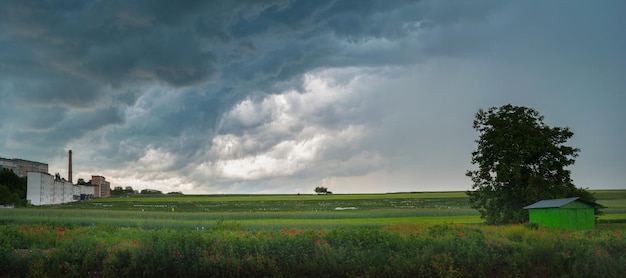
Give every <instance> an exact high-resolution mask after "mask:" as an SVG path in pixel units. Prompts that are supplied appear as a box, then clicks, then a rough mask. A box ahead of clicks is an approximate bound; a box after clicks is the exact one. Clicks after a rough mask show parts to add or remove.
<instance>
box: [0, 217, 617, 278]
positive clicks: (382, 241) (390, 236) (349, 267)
mask: <svg viewBox="0 0 626 278" xmlns="http://www.w3.org/2000/svg"><path fill="white" fill-rule="evenodd" d="M238 223H239V222H230V221H221V220H218V221H215V223H214V224H213V227H214V228H212V229H206V230H200V231H182V230H172V229H154V230H144V229H139V228H123V227H119V226H116V225H96V226H89V227H84V226H74V227H66V226H59V225H17V224H9V225H2V226H0V261H1V262H2V264H0V276H3V277H4V276H7V277H12V276H16V277H17V276H29V277H88V276H91V277H172V276H178V277H211V276H216V277H562V276H568V277H620V276H621V275H623V273H625V271H626V239H625V238H624V237H623V236H622V235H623V234H624V232H626V229H625V227H624V225H600V226H599V227H598V229H596V230H590V231H577V232H571V231H563V230H557V229H545V228H538V229H528V228H525V227H524V226H522V225H512V226H499V227H492V226H484V225H465V224H455V225H452V224H436V225H433V224H390V225H385V226H382V227H378V228H365V227H360V228H340V229H330V230H319V229H298V228H291V229H282V230H264V229H260V230H253V231H242V230H239V225H238Z"/></svg>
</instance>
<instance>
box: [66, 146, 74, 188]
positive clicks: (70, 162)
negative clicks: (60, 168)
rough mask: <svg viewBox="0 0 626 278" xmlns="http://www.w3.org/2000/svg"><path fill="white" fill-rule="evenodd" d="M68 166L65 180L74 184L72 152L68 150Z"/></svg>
mask: <svg viewBox="0 0 626 278" xmlns="http://www.w3.org/2000/svg"><path fill="white" fill-rule="evenodd" d="M69 157H70V158H69V165H68V167H67V179H68V180H69V181H70V183H74V182H72V150H70V152H69Z"/></svg>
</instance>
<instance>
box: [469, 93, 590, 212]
mask: <svg viewBox="0 0 626 278" xmlns="http://www.w3.org/2000/svg"><path fill="white" fill-rule="evenodd" d="M473 126H474V129H476V131H478V132H479V134H480V136H479V138H478V140H476V143H478V148H477V150H476V151H474V152H472V164H475V165H477V166H478V170H470V171H467V176H468V177H470V178H471V179H472V182H473V185H472V189H473V191H468V192H467V194H468V196H469V199H470V205H471V207H472V208H475V209H477V210H478V211H479V212H480V214H481V217H482V218H483V219H485V221H486V222H487V223H489V224H506V223H522V222H525V221H528V212H527V211H525V210H524V209H523V207H524V206H527V205H529V204H532V203H534V202H537V201H539V200H542V199H557V198H567V197H574V196H578V197H581V198H583V199H585V200H587V201H591V202H593V201H595V199H594V197H593V196H592V195H591V194H590V193H589V192H587V191H586V190H584V189H580V188H576V186H575V185H574V184H573V182H572V179H571V178H570V171H569V170H567V169H566V167H568V166H570V165H573V164H574V162H575V158H576V157H577V156H578V152H579V151H580V150H579V149H577V148H573V147H570V146H566V145H565V143H566V142H567V140H568V139H570V138H571V137H572V136H573V135H574V133H573V132H571V131H570V130H569V128H567V127H566V128H560V127H549V126H547V125H546V124H545V123H544V122H543V116H541V115H540V114H539V113H538V112H537V111H535V110H533V109H530V108H526V107H520V106H513V105H510V104H509V105H504V106H502V107H492V108H490V109H489V110H487V111H484V110H482V109H480V110H479V111H478V113H476V117H475V119H474V125H473Z"/></svg>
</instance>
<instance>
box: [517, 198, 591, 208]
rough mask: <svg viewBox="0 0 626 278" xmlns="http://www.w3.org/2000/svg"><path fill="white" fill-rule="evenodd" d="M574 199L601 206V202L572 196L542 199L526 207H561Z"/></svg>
mask: <svg viewBox="0 0 626 278" xmlns="http://www.w3.org/2000/svg"><path fill="white" fill-rule="evenodd" d="M574 201H579V202H582V203H585V204H587V205H590V206H593V207H597V206H601V205H600V204H596V203H594V202H588V201H585V200H582V199H580V197H572V198H564V199H552V200H541V201H539V202H536V203H534V204H532V205H528V206H525V207H524V209H539V208H560V207H562V206H564V205H567V204H569V203H571V202H574Z"/></svg>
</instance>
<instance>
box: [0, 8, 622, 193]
mask: <svg viewBox="0 0 626 278" xmlns="http://www.w3.org/2000/svg"><path fill="white" fill-rule="evenodd" d="M624 11H626V2H624V1H620V0H615V1H610V0H609V1H506V0H504V1H503V0H494V1H446V0H423V1H410V0H385V1H382V0H381V1H370V0H359V1H356V0H355V1H349V0H344V1H342V0H336V1H325V0H324V1H322V0H316V1H309V0H303V1H283V0H276V1H274V0H264V1H256V0H246V1H243V0H242V1H202V0H200V1H169V0H162V1H153V0H145V1H122V0H97V1H83V0H69V1H21V0H14V1H13V0H0V157H5V158H22V159H28V160H35V161H40V162H44V163H48V164H49V167H50V172H51V173H56V172H59V173H61V175H62V176H64V177H67V151H68V150H69V149H71V150H73V152H74V156H73V160H74V181H76V179H78V178H84V179H86V180H89V179H90V177H91V175H92V174H93V175H103V176H105V177H106V178H107V180H109V181H111V182H112V185H113V186H133V188H135V189H144V188H153V189H159V190H163V191H165V192H169V191H183V192H185V193H211V194H219V193H298V192H300V193H313V188H314V187H315V186H320V185H321V186H326V187H328V188H329V190H331V191H333V192H335V193H349V192H359V193H360V192H397V191H434V190H437V191H439V190H467V189H470V188H471V181H470V180H469V178H467V177H465V171H466V170H468V169H473V168H474V167H473V165H471V163H470V159H471V152H472V151H473V150H474V149H475V148H476V143H475V142H474V140H476V138H477V136H478V134H477V133H476V132H475V131H474V130H473V129H472V126H471V125H472V121H473V117H474V114H475V113H476V112H477V111H478V109H480V108H483V109H488V108H489V107H493V106H501V105H504V104H508V103H510V104H513V105H520V106H527V107H530V108H534V109H536V110H538V111H539V112H540V113H541V114H542V115H544V116H545V122H546V123H547V124H548V125H550V126H560V127H566V126H567V127H569V128H570V129H571V130H572V131H573V132H574V137H573V138H572V139H571V140H570V141H569V143H570V145H572V146H574V147H578V148H580V149H581V152H580V157H579V158H578V159H577V161H576V165H574V166H573V167H571V168H570V169H571V170H572V178H573V179H574V183H575V184H576V185H577V186H579V187H589V188H592V189H604V188H626V182H624V181H626V147H625V146H624V142H626V123H625V120H626V109H625V108H624V104H626V31H625V30H626V29H624V26H626V17H624V15H623V14H624Z"/></svg>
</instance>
